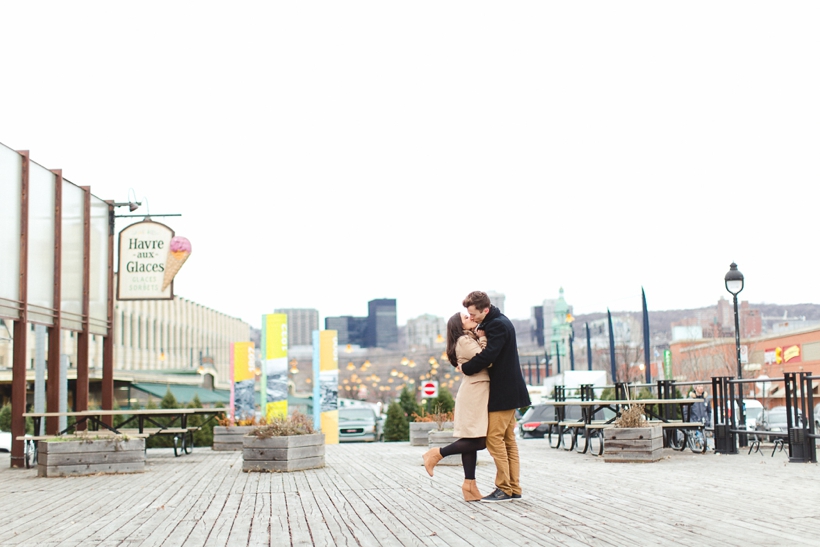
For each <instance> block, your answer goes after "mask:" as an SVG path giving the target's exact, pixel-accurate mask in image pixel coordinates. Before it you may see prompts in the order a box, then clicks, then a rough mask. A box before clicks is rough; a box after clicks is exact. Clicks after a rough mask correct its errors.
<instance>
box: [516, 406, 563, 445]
mask: <svg viewBox="0 0 820 547" xmlns="http://www.w3.org/2000/svg"><path fill="white" fill-rule="evenodd" d="M550 420H553V421H554V420H555V407H554V406H553V405H550V404H538V405H533V406H531V407H530V408H529V409H528V410H527V411H526V412H525V413H524V415H523V416H521V418H520V419H519V420H518V433H519V435H520V436H521V438H522V439H543V438H544V435H546V434H547V433H548V432H549V425H547V424H546V423H544V422H546V421H550Z"/></svg>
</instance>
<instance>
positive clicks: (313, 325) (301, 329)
mask: <svg viewBox="0 0 820 547" xmlns="http://www.w3.org/2000/svg"><path fill="white" fill-rule="evenodd" d="M273 313H284V314H285V315H287V316H288V347H292V346H311V345H313V331H315V330H319V310H314V309H312V308H279V309H277V310H273Z"/></svg>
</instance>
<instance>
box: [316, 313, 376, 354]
mask: <svg viewBox="0 0 820 547" xmlns="http://www.w3.org/2000/svg"><path fill="white" fill-rule="evenodd" d="M325 329H327V330H335V331H336V332H337V333H338V340H339V345H347V344H350V345H352V346H361V347H364V333H365V331H366V330H367V317H353V316H350V315H343V316H341V317H325Z"/></svg>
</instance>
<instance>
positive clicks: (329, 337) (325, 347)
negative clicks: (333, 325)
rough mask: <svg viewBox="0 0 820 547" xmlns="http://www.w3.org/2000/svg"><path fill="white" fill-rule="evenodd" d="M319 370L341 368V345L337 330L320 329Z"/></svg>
mask: <svg viewBox="0 0 820 547" xmlns="http://www.w3.org/2000/svg"><path fill="white" fill-rule="evenodd" d="M319 370H339V346H338V336H337V334H336V331H335V330H323V331H319Z"/></svg>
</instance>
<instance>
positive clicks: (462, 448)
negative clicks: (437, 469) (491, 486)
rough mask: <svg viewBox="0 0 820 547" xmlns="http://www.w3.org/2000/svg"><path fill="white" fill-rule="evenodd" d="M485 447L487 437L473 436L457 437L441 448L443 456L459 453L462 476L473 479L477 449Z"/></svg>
mask: <svg viewBox="0 0 820 547" xmlns="http://www.w3.org/2000/svg"><path fill="white" fill-rule="evenodd" d="M485 448H487V437H473V438H469V439H459V440H457V441H456V442H454V443H452V444H448V445H447V446H445V447H444V448H442V449H441V455H442V456H443V457H447V456H452V455H453V454H461V464H462V465H463V466H464V478H465V479H467V480H475V466H476V463H477V462H478V451H479V450H484V449H485Z"/></svg>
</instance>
